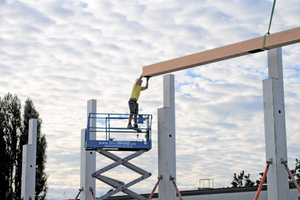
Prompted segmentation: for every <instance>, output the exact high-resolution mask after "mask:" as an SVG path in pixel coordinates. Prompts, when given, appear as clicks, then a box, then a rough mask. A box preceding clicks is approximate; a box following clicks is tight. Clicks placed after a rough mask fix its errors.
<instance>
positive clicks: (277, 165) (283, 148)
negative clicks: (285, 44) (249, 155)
mask: <svg viewBox="0 0 300 200" xmlns="http://www.w3.org/2000/svg"><path fill="white" fill-rule="evenodd" d="M268 69H269V79H267V80H263V100H264V121H265V143H266V159H267V161H269V160H272V164H271V165H270V168H269V171H268V174H267V179H268V199H269V200H283V199H284V200H288V199H289V185H288V174H287V172H286V169H285V167H284V165H283V164H282V163H281V161H282V159H283V160H287V144H286V128H285V108H284V89H283V72H282V53H281V48H277V49H273V50H269V51H268Z"/></svg>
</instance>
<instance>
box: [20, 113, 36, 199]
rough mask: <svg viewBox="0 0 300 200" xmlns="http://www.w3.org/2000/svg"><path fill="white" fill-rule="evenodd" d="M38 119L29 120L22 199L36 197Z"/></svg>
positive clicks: (24, 155) (23, 158)
mask: <svg viewBox="0 0 300 200" xmlns="http://www.w3.org/2000/svg"><path fill="white" fill-rule="evenodd" d="M36 136H37V119H30V120H29V133H28V144H26V145H23V155H22V185H21V199H22V200H34V199H35V169H36V167H35V166H36Z"/></svg>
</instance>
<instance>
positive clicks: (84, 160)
mask: <svg viewBox="0 0 300 200" xmlns="http://www.w3.org/2000/svg"><path fill="white" fill-rule="evenodd" d="M96 112H97V101H96V100H94V99H92V100H89V101H88V102H87V117H88V116H89V113H96ZM91 126H92V127H96V119H92V120H91ZM90 139H92V140H96V133H90ZM84 142H85V129H82V130H81V165H80V188H81V189H83V191H82V192H81V194H80V199H81V200H91V199H93V196H92V192H91V191H90V189H91V188H92V189H93V190H94V191H93V192H94V194H95V195H96V180H95V179H94V178H92V176H91V174H92V173H94V172H95V171H96V152H95V151H86V150H85V148H84Z"/></svg>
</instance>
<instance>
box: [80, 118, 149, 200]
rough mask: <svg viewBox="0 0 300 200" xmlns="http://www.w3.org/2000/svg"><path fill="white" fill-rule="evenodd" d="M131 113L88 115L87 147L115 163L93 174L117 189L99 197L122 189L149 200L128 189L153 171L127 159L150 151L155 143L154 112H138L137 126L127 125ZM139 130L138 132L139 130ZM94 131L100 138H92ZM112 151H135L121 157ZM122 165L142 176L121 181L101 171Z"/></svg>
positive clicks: (105, 196)
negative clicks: (148, 170)
mask: <svg viewBox="0 0 300 200" xmlns="http://www.w3.org/2000/svg"><path fill="white" fill-rule="evenodd" d="M128 117H129V114H117V113H90V114H89V117H88V124H87V129H86V134H85V149H86V150H95V151H97V152H98V153H100V154H102V155H104V156H106V157H107V158H110V159H112V160H113V161H115V162H114V163H112V164H110V165H108V166H106V167H104V168H102V169H100V170H97V171H96V172H94V173H93V174H92V177H94V178H97V179H98V180H100V181H102V182H104V183H106V184H108V185H110V186H112V187H113V188H114V189H112V190H110V191H108V192H107V193H106V194H105V195H103V196H101V197H100V198H97V199H98V200H102V199H106V198H108V197H110V196H112V195H114V194H116V193H118V192H120V191H122V192H124V193H126V194H128V195H129V196H131V197H133V198H135V199H139V200H146V199H147V198H145V197H143V196H141V195H139V194H137V193H135V192H133V191H132V190H129V189H128V188H129V187H130V186H132V185H134V184H136V183H138V182H140V181H142V180H144V179H146V178H148V177H150V176H151V173H150V172H147V171H145V170H143V169H141V168H139V167H137V166H136V165H133V164H131V163H130V162H128V161H129V160H131V159H133V158H136V157H138V156H140V155H141V154H143V153H145V152H147V151H149V150H150V149H151V147H152V140H151V125H152V115H150V114H138V115H137V119H138V123H137V124H138V125H139V128H138V129H139V130H137V129H128V128H125V127H127V124H128ZM138 131H139V132H138ZM92 133H95V134H96V137H97V139H95V140H92V139H90V135H91V134H92ZM111 151H135V152H134V153H133V154H130V155H129V156H127V157H125V158H120V157H118V156H116V155H115V154H113V153H111ZM119 165H123V166H125V167H127V168H129V169H131V170H133V171H135V172H136V173H138V174H140V175H141V177H139V178H137V179H135V180H133V181H131V182H129V183H127V184H125V183H124V182H122V181H119V180H116V179H112V178H109V177H107V176H103V175H101V174H102V173H104V172H107V171H109V170H111V169H113V168H115V167H117V166H119Z"/></svg>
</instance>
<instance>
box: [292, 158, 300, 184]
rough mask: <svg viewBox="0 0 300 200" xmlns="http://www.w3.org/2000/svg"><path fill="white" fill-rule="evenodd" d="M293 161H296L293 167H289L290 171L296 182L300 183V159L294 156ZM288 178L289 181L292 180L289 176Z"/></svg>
mask: <svg viewBox="0 0 300 200" xmlns="http://www.w3.org/2000/svg"><path fill="white" fill-rule="evenodd" d="M295 161H296V163H295V169H291V173H292V175H293V177H294V178H295V180H296V181H297V183H298V184H300V160H298V159H297V158H296V159H295ZM289 180H290V182H292V179H291V177H290V176H289Z"/></svg>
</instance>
